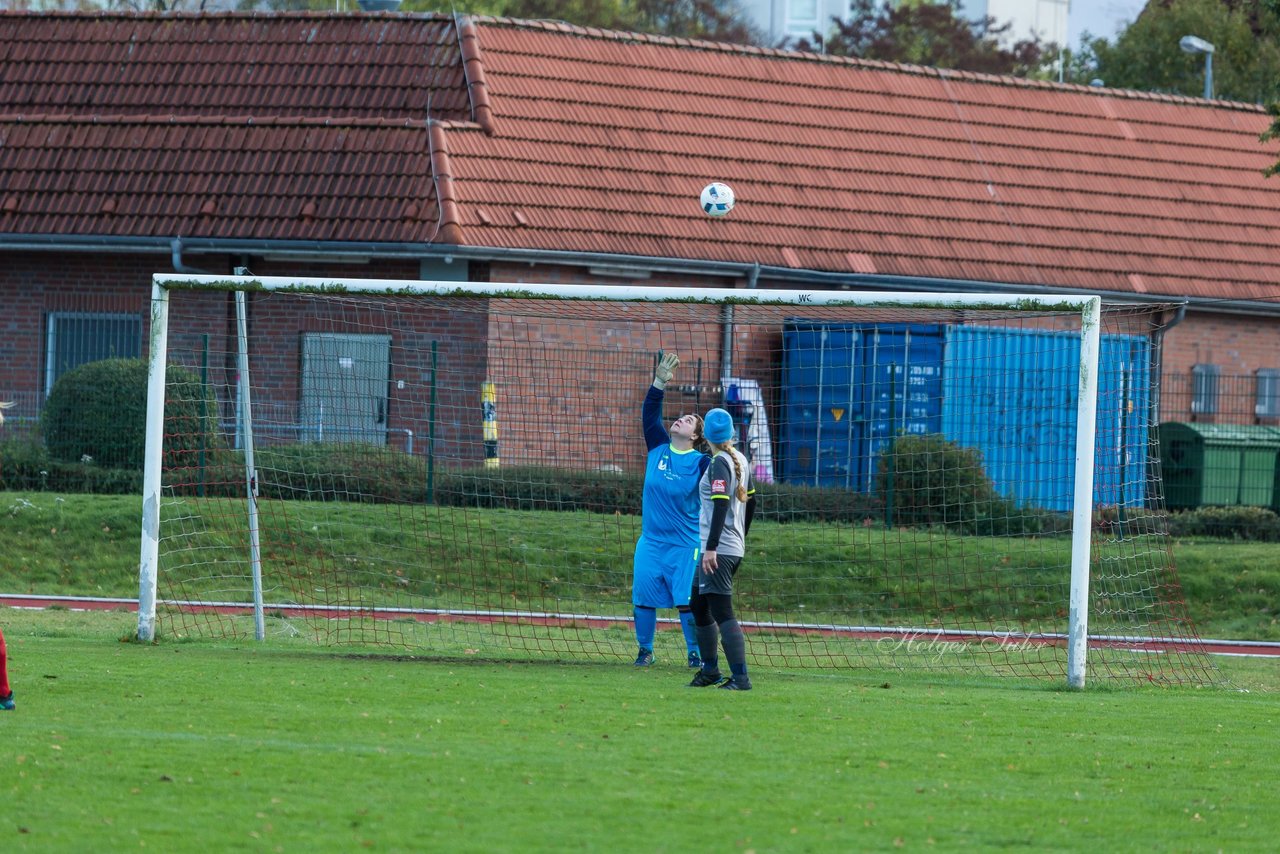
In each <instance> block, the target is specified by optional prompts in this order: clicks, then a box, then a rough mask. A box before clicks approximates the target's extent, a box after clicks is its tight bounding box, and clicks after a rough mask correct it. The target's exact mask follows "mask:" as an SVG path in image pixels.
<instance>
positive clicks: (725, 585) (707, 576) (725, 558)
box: [697, 555, 742, 596]
mask: <svg viewBox="0 0 1280 854" xmlns="http://www.w3.org/2000/svg"><path fill="white" fill-rule="evenodd" d="M741 565H742V557H741V556H740V555H716V571H715V572H714V573H709V572H707V571H706V570H704V569H703V568H702V564H698V579H697V581H698V592H699V593H702V594H707V593H723V594H724V595H725V596H732V595H733V577H734V576H735V575H737V574H738V567H739V566H741Z"/></svg>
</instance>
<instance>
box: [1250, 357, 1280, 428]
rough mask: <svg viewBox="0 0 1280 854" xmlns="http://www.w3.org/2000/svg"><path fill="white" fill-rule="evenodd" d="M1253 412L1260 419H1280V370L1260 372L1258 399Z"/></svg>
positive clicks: (1271, 369) (1262, 370)
mask: <svg viewBox="0 0 1280 854" xmlns="http://www.w3.org/2000/svg"><path fill="white" fill-rule="evenodd" d="M1253 411H1254V414H1255V415H1257V416H1258V417H1259V418H1280V370H1277V369H1275V368H1261V369H1260V370H1259V371H1258V398H1257V401H1256V402H1255V403H1254V406H1253Z"/></svg>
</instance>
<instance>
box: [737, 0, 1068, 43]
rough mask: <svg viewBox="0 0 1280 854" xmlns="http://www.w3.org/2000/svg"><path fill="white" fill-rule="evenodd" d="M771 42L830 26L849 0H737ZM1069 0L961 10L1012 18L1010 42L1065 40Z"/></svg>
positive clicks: (997, 1) (979, 1)
mask: <svg viewBox="0 0 1280 854" xmlns="http://www.w3.org/2000/svg"><path fill="white" fill-rule="evenodd" d="M739 3H740V4H741V6H742V8H743V9H744V10H745V11H746V12H747V13H748V14H749V15H750V16H751V20H752V22H753V23H754V24H755V25H756V26H757V27H759V28H760V30H761V31H763V32H764V33H765V34H766V35H767V36H768V41H769V43H770V44H776V43H777V42H779V41H781V40H782V39H796V38H802V37H804V38H807V37H809V36H811V35H812V34H813V33H814V32H815V31H816V32H826V31H827V30H828V29H830V26H831V19H832V18H836V17H838V18H841V19H844V18H847V17H848V15H849V2H848V0H739ZM1070 7H1071V0H962V3H961V8H960V11H961V14H963V15H965V16H967V17H969V18H971V19H973V20H977V19H979V18H982V17H984V16H987V15H990V16H991V17H993V18H995V19H996V23H997V24H1004V23H1006V22H1012V23H1013V26H1012V27H1011V28H1010V29H1009V32H1008V34H1007V35H1006V37H1005V38H1006V40H1007V41H1008V42H1009V43H1010V44H1012V43H1013V42H1016V41H1019V40H1021V39H1026V38H1030V37H1031V34H1032V33H1035V34H1036V35H1038V36H1040V40H1041V41H1043V42H1056V43H1057V44H1059V45H1066V44H1067V12H1068V11H1069V10H1070Z"/></svg>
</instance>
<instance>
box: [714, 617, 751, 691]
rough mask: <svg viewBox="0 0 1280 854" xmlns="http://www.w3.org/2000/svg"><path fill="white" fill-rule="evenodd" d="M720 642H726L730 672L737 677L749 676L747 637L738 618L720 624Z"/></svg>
mask: <svg viewBox="0 0 1280 854" xmlns="http://www.w3.org/2000/svg"><path fill="white" fill-rule="evenodd" d="M720 642H721V643H722V644H724V657H725V658H726V659H727V660H728V662H729V672H730V673H732V674H733V675H734V676H735V677H738V676H741V677H743V678H744V679H745V678H746V676H747V639H746V637H745V636H744V635H743V634H742V626H741V625H739V623H738V621H737V620H726V621H725V622H723V623H721V624H720Z"/></svg>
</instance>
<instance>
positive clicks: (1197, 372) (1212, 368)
mask: <svg viewBox="0 0 1280 854" xmlns="http://www.w3.org/2000/svg"><path fill="white" fill-rule="evenodd" d="M1218 373H1219V368H1218V366H1217V365H1192V366H1191V412H1192V414H1194V415H1213V414H1214V413H1215V412H1217V411H1218Z"/></svg>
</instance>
